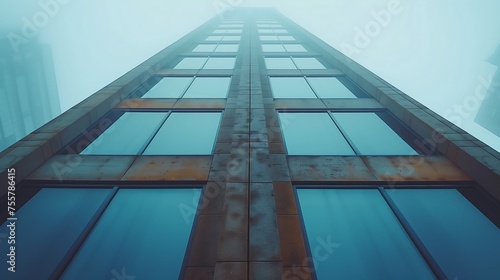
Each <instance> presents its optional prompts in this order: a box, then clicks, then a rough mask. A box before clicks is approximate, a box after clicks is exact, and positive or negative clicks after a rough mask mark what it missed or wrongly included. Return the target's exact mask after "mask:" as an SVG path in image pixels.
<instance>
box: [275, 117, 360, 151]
mask: <svg viewBox="0 0 500 280" xmlns="http://www.w3.org/2000/svg"><path fill="white" fill-rule="evenodd" d="M279 119H280V124H281V130H282V131H283V135H284V137H285V143H286V149H287V151H288V154H289V155H354V151H353V150H352V149H351V147H350V146H349V144H348V143H347V141H346V140H345V139H344V137H343V136H342V134H341V133H340V131H339V130H338V128H337V126H335V124H334V123H333V121H332V120H331V119H330V116H328V114H327V113H279Z"/></svg>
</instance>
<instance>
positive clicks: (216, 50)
mask: <svg viewBox="0 0 500 280" xmlns="http://www.w3.org/2000/svg"><path fill="white" fill-rule="evenodd" d="M207 46H210V47H207ZM229 46H230V47H235V48H236V49H235V50H231V51H220V49H222V48H224V47H229ZM204 48H206V49H209V50H203V49H204ZM196 49H202V50H201V51H200V50H196ZM239 49H240V45H239V44H230V43H214V44H199V45H197V46H196V47H195V48H194V49H193V50H192V51H191V52H193V53H221V52H227V53H237V52H238V50H239Z"/></svg>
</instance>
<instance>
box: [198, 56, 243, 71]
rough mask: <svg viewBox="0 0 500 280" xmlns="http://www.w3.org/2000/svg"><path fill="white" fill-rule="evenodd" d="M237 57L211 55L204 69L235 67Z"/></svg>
mask: <svg viewBox="0 0 500 280" xmlns="http://www.w3.org/2000/svg"><path fill="white" fill-rule="evenodd" d="M235 62H236V58H235V57H211V58H209V59H208V61H207V63H206V64H205V66H204V67H203V69H234V63H235Z"/></svg>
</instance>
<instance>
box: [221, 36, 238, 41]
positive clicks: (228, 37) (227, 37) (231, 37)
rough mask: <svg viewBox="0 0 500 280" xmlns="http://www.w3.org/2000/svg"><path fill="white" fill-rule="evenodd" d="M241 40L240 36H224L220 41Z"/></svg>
mask: <svg viewBox="0 0 500 280" xmlns="http://www.w3.org/2000/svg"><path fill="white" fill-rule="evenodd" d="M240 39H241V36H224V38H222V41H239V40H240Z"/></svg>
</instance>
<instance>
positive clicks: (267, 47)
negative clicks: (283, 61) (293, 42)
mask: <svg viewBox="0 0 500 280" xmlns="http://www.w3.org/2000/svg"><path fill="white" fill-rule="evenodd" d="M262 51H263V52H285V48H283V45H280V44H263V45H262Z"/></svg>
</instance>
